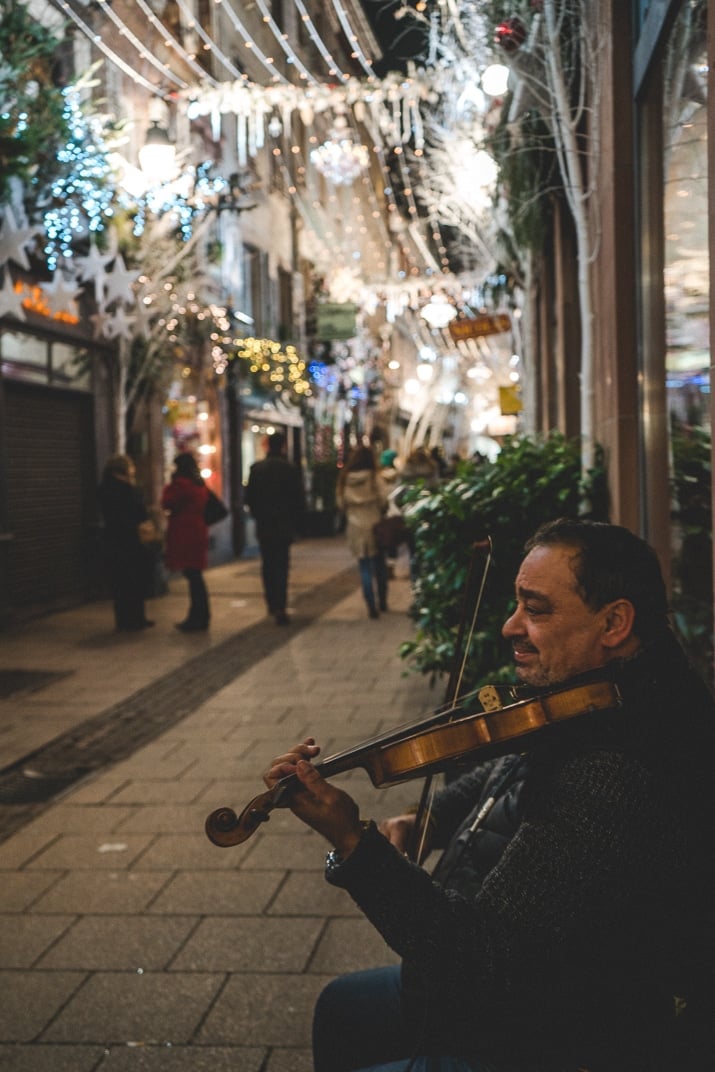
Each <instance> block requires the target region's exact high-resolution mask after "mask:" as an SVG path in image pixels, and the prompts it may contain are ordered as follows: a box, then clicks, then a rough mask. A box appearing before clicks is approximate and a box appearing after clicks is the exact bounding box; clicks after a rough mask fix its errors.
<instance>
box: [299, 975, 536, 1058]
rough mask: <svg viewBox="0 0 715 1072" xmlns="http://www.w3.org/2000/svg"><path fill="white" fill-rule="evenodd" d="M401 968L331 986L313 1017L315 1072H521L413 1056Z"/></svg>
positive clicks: (344, 979) (345, 979) (347, 978)
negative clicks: (403, 998)
mask: <svg viewBox="0 0 715 1072" xmlns="http://www.w3.org/2000/svg"><path fill="white" fill-rule="evenodd" d="M416 1045H418V1043H416V1040H415V1038H414V1037H413V1035H412V1034H411V1033H409V1031H408V1027H407V1025H406V1024H405V1021H404V1019H403V1016H402V1003H401V999H400V969H399V967H390V968H375V969H373V970H372V971H361V972H353V973H352V974H351V975H343V976H341V977H340V978H338V979H334V980H333V982H332V983H329V984H328V985H327V986H326V988H325V990H323V992H322V994H321V995H320V997H319V998H318V1001H317V1003H316V1006H315V1015H314V1018H313V1062H314V1068H315V1072H517V1070H516V1069H509V1068H507V1066H506V1065H500V1066H499V1067H497V1066H496V1065H494V1064H490V1063H487V1062H484V1061H479V1060H474V1059H472V1058H469V1059H467V1058H465V1057H460V1056H448V1055H445V1056H439V1057H437V1056H420V1055H419V1054H418V1055H417V1056H416V1057H414V1058H413V1057H412V1054H413V1051H414V1050H415V1046H416Z"/></svg>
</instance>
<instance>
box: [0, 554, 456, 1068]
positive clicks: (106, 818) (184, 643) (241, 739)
mask: <svg viewBox="0 0 715 1072" xmlns="http://www.w3.org/2000/svg"><path fill="white" fill-rule="evenodd" d="M401 573H402V576H398V579H396V580H395V581H393V582H392V583H391V585H390V595H389V603H390V610H389V611H388V612H387V613H386V614H383V615H381V616H380V618H379V619H378V620H377V621H372V620H370V619H369V618H368V617H367V613H366V611H365V608H364V604H363V602H362V598H361V595H360V593H359V590H358V583H357V569H356V566H355V564H354V563H353V561H352V560H351V559H350V557H349V556H348V553H347V551H346V549H345V545H344V542H343V541H342V540H341V539H340V538H337V539H335V540H331V539H328V540H313V541H310V540H306V541H302V542H301V543H299V544H297V545H296V546H295V548H294V554H293V569H292V574H291V593H292V602H293V623H292V624H291V625H290V626H288V627H286V628H281V627H278V626H276V625H275V624H274V623H273V622H272V620H271V619H267V618H266V616H265V612H264V608H263V602H262V596H261V588H260V563H259V561H258V560H257V559H249V560H240V561H237V562H234V563H229V564H227V565H225V566H221V567H218V568H217V569H214V570H211V571H209V573H208V575H207V579H208V584H209V589H210V592H211V597H212V611H213V616H212V628H211V632H210V634H208V635H207V636H203V635H200V636H199V637H198V638H197V637H196V636H194V637H186V636H184V635H182V634H179V633H176V631H175V630H174V629H173V622H175V621H178V620H179V619H180V618H181V617H182V616H183V610H184V607H185V603H186V598H185V590H184V583H183V582H182V581H180V580H177V581H172V582H171V585H170V592H169V594H168V595H167V596H164V597H161V598H160V599H157V600H155V601H152V604H151V606H150V616H151V617H153V618H154V619H156V622H157V624H156V626H155V627H154V628H153V629H151V630H147V631H146V632H145V633H142V634H140V635H136V634H129V635H117V634H114V633H113V632H111V609H110V608H109V606H108V604H106V603H98V604H91V605H88V606H86V607H82V608H78V609H76V610H72V611H67V612H65V613H63V614H57V615H51V616H48V617H47V618H43V619H41V620H40V621H37V622H34V623H28V624H27V625H24V626H23V627H22V628H21V629H17V630H15V631H13V633H12V635H10V634H7V633H5V634H0V673H2V672H4V671H5V672H17V671H24V672H25V673H24V675H18V674H17V673H16V674H15V677H10V676H6V681H11V682H15V685H16V688H15V689H14V691H13V690H12V689H10V694H9V695H7V696H6V697H5V698H2V699H0V889H1V890H2V892H1V893H0V988H1V990H2V993H3V1001H2V1002H0V1069H1V1070H2V1072H94V1070H97V1069H102V1070H109V1072H203V1070H206V1072H228V1070H230V1072H309V1070H310V1069H311V1060H310V1049H309V1046H310V1019H311V1011H312V1006H313V1003H314V1001H315V998H316V995H317V993H318V992H319V990H320V989H321V987H322V986H323V985H324V984H325V983H326V982H327V981H328V980H329V979H330V978H332V977H333V976H334V975H336V974H339V973H341V972H343V971H348V970H354V969H359V968H363V967H370V966H374V965H377V964H385V963H392V962H394V960H395V957H394V954H393V953H392V952H391V950H389V949H388V948H387V947H386V946H385V945H384V943H383V942H382V940H381V939H380V938H379V936H378V935H377V934H376V933H375V932H374V931H373V930H372V929H371V928H370V926H369V925H368V924H367V922H366V921H365V920H363V919H362V918H361V917H360V915H359V913H358V912H357V910H356V909H355V907H354V905H353V904H352V902H351V901H350V899H349V898H348V897H347V895H346V894H345V893H344V892H343V891H340V890H335V889H333V888H331V887H330V886H328V885H327V884H326V883H325V881H324V879H323V876H322V866H323V859H324V855H325V846H324V843H323V842H322V841H321V839H319V838H318V837H317V836H316V835H314V834H313V833H312V832H310V831H308V830H307V829H305V828H304V827H302V826H301V825H300V824H298V823H297V821H296V820H295V819H294V818H293V816H291V815H290V813H288V812H285V811H282V810H281V811H278V812H274V813H273V814H272V817H271V820H270V822H268V823H266V824H264V826H262V827H261V828H260V830H259V831H258V832H257V833H256V834H255V835H254V836H253V837H252V838H251V839H250V840H249V841H247V842H245V843H244V844H243V845H241V846H237V847H234V848H230V849H219V848H216V847H215V846H213V845H212V844H211V843H210V842H209V841H208V839H207V838H206V836H205V834H204V832H203V826H204V821H205V818H206V815H207V814H208V813H209V812H210V811H212V810H213V809H214V808H216V807H219V806H223V805H230V806H231V807H234V808H235V809H236V810H240V809H241V808H242V807H243V806H244V805H245V804H246V803H247V802H248V801H249V800H250V799H251V798H252V797H253V796H255V795H256V794H257V793H258V792H260V791H261V789H262V783H261V778H260V774H261V771H262V770H263V769H265V767H266V765H267V763H268V761H269V760H270V758H271V757H272V756H273V755H274V754H276V752H277V751H278V750H280V749H282V748H283V747H284V746H286V745H289V744H291V743H293V742H294V741H296V740H298V739H300V738H301V737H303V736H304V735H306V734H308V733H311V734H313V735H314V736H315V737H316V738H317V739H318V740H319V741H320V743H321V744H322V745H323V748H324V754H325V755H328V754H330V753H331V752H333V751H335V750H337V749H342V748H344V747H349V746H351V745H353V744H356V743H359V742H361V741H364V740H365V739H366V738H368V737H370V736H372V735H373V734H375V733H377V732H379V731H381V730H382V729H385V728H387V727H389V726H392V725H395V724H398V723H400V722H403V721H405V720H407V719H410V718H413V717H416V716H417V715H419V714H420V713H422V712H424V711H427V710H429V709H430V707H433V706H435V704H436V703H437V702H439V696H435V695H434V693H433V692H432V691H431V690H430V689H429V688H428V686H427V684H426V682H425V680H424V679H422V678H420V677H418V676H417V675H409V676H405V664H404V663H403V661H402V660H401V659H400V658H399V655H398V649H399V645H400V643H401V642H402V641H404V640H406V639H408V638H409V637H410V635H411V623H410V619H409V617H408V615H407V610H408V607H409V603H410V599H411V593H410V586H409V581H408V580H407V578H406V576H405V575H404V574H405V571H404V569H403V570H402V571H401ZM30 675H34V676H30ZM28 781H29V782H32V781H35V782H37V783H38V786H37V787H31V788H28V786H27V784H26V783H27V782H28ZM341 784H344V785H346V787H347V786H349V788H350V791H351V792H352V793H353V794H354V795H355V797H356V799H358V800H359V802H360V805H361V809H362V813H363V815H365V816H369V815H373V814H374V815H378V814H384V813H387V812H390V813H391V812H394V811H396V810H399V809H401V808H402V807H403V806H404V805H405V804H406V803H408V802H410V801H412V800H413V799H414V798H415V796H416V795H417V793H418V786H417V785H416V784H414V783H413V784H406V785H404V786H399V787H395V788H393V789H389V790H377V789H374V788H373V787H372V786H371V785H370V783H369V780H368V779H367V776H366V775H365V774H364V773H363V772H361V771H354V772H351V773H349V774H346V775H343V776H342V777H341ZM3 793H4V795H3ZM33 793H34V796H33Z"/></svg>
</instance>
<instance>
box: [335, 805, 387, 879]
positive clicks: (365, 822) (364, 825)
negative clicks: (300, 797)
mask: <svg viewBox="0 0 715 1072" xmlns="http://www.w3.org/2000/svg"><path fill="white" fill-rule="evenodd" d="M374 825H375V823H374V822H373V820H372V819H361V820H360V828H361V830H362V833H363V834H364V833H365V831H366V830H367V829H368V828H369V827H371V826H374ZM360 837H361V838H362V834H361V835H360ZM358 844H359V842H358ZM342 863H344V860H343V857H342V856H341V855H340V853H339V852H338V850H337V849H331V850H330V852H329V853H328V855H327V856H326V857H325V874H326V875H331V874H333V872H334V871H336V870H337V868H338V867H340V865H341V864H342Z"/></svg>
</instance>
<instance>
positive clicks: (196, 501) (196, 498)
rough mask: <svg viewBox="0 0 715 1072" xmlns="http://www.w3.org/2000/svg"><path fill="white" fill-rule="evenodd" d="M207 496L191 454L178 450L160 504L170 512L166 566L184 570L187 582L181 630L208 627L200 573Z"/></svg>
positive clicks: (205, 556)
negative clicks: (178, 452)
mask: <svg viewBox="0 0 715 1072" xmlns="http://www.w3.org/2000/svg"><path fill="white" fill-rule="evenodd" d="M208 497H209V492H208V488H207V487H206V485H205V484H204V481H203V478H202V476H201V473H200V472H199V467H198V465H197V464H196V459H195V458H194V456H193V454H178V455H177V456H176V458H175V459H174V472H173V476H172V479H171V482H170V483H169V484H167V485H166V487H165V488H164V491H163V493H162V496H161V505H162V506H163V507H164V509H165V510H167V511H168V513H169V526H168V529H167V533H166V551H165V559H166V568H167V569H169V570H176V571H177V572H180V573H183V575H184V577H185V578H186V580H187V581H188V583H189V612H188V614H187V616H186V618H185V619H184V620H183V621H182V622H178V623H177V625H176V628H177V629H180V630H181V632H182V633H198V632H204V631H205V630H206V629H208V627H209V620H210V616H211V615H210V610H209V596H208V591H207V589H206V582H205V581H204V575H203V571H204V570H205V569H206V566H207V565H208V548H209V530H208V526H207V524H206V521H205V520H204V511H205V509H206V502H207V500H208Z"/></svg>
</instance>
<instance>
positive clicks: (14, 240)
mask: <svg viewBox="0 0 715 1072" xmlns="http://www.w3.org/2000/svg"><path fill="white" fill-rule="evenodd" d="M39 233H40V228H39V227H18V225H17V220H16V219H15V213H14V212H13V210H12V209H11V207H10V205H5V207H4V209H3V221H2V227H1V228H0V265H3V264H7V262H8V261H14V262H15V264H19V265H20V267H21V268H24V269H25V271H29V269H30V262H29V260H28V259H27V253H26V252H25V246H29V245H31V244H32V242H33V240H34V237H35V235H36V234H39Z"/></svg>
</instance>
